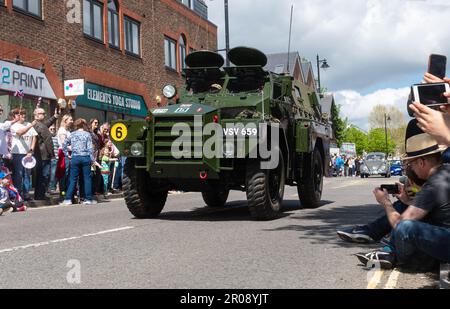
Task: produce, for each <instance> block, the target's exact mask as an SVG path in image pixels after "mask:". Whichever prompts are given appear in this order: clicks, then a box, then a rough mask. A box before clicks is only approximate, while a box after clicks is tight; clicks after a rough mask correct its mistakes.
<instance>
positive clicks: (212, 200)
mask: <svg viewBox="0 0 450 309" xmlns="http://www.w3.org/2000/svg"><path fill="white" fill-rule="evenodd" d="M229 193H230V190H228V189H220V188H215V187H214V188H212V189H211V190H208V191H204V192H202V197H203V201H204V202H205V204H206V205H207V206H208V207H213V208H217V207H223V206H225V203H226V202H227V199H228V194H229Z"/></svg>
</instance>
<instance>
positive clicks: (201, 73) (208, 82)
mask: <svg viewBox="0 0 450 309" xmlns="http://www.w3.org/2000/svg"><path fill="white" fill-rule="evenodd" d="M184 72H185V74H186V90H187V91H192V92H193V93H194V94H195V93H202V92H210V93H217V92H219V91H220V90H221V89H222V87H223V83H224V76H225V73H224V72H223V71H221V70H220V69H219V68H192V69H185V71H184Z"/></svg>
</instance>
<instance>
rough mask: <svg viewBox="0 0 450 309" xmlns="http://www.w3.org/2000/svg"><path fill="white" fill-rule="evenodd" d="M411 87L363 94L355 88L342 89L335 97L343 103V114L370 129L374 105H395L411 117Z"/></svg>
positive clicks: (406, 117)
mask: <svg viewBox="0 0 450 309" xmlns="http://www.w3.org/2000/svg"><path fill="white" fill-rule="evenodd" d="M409 92H410V88H409V87H407V88H400V89H391V88H388V89H382V90H378V91H375V92H373V93H370V94H367V95H362V94H361V93H359V92H357V91H354V90H341V91H338V92H336V93H335V94H334V95H335V99H336V102H337V103H338V104H340V105H341V116H342V117H344V118H348V121H349V122H350V123H352V124H354V125H357V126H358V127H360V128H362V129H364V130H366V131H369V129H370V128H369V123H368V116H369V114H370V112H371V111H372V109H373V107H374V106H375V105H378V104H382V105H394V106H395V107H397V108H398V109H399V110H401V111H403V113H404V116H405V120H406V119H409V116H408V113H407V112H406V102H407V99H408V95H409Z"/></svg>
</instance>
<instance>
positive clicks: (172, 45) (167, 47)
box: [164, 37, 177, 70]
mask: <svg viewBox="0 0 450 309" xmlns="http://www.w3.org/2000/svg"><path fill="white" fill-rule="evenodd" d="M176 45H177V43H176V42H175V41H174V40H172V39H170V38H168V37H165V38H164V56H165V63H166V67H168V68H171V69H173V70H176V69H177V57H176V52H177V49H176Z"/></svg>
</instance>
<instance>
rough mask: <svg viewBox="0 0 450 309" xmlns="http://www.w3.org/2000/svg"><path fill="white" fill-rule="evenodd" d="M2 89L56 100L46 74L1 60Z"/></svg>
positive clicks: (0, 77) (0, 76)
mask: <svg viewBox="0 0 450 309" xmlns="http://www.w3.org/2000/svg"><path fill="white" fill-rule="evenodd" d="M0 89H1V90H6V91H11V92H14V93H15V92H16V91H20V90H23V92H24V94H25V95H32V96H36V97H42V98H46V99H53V100H55V99H56V96H55V92H54V91H53V89H52V87H51V86H50V83H49V81H48V79H47V77H46V76H45V74H44V73H42V72H41V71H39V70H37V69H33V68H29V67H25V66H21V65H17V64H15V63H11V62H7V61H1V60H0Z"/></svg>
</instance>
